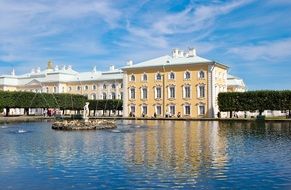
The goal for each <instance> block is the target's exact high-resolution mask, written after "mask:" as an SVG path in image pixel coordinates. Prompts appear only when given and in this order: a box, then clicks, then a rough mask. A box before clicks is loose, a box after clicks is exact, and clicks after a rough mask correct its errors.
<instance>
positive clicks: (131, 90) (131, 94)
mask: <svg viewBox="0 0 291 190" xmlns="http://www.w3.org/2000/svg"><path fill="white" fill-rule="evenodd" d="M130 99H135V89H134V88H131V89H130Z"/></svg>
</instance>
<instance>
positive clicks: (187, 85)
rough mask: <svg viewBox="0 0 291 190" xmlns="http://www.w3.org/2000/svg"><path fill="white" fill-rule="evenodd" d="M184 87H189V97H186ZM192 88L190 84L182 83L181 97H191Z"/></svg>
mask: <svg viewBox="0 0 291 190" xmlns="http://www.w3.org/2000/svg"><path fill="white" fill-rule="evenodd" d="M186 87H189V90H190V92H189V95H190V96H189V97H186ZM191 92H192V89H191V85H190V84H184V85H183V98H191V97H192V93H191Z"/></svg>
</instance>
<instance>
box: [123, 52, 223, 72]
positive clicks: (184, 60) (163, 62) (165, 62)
mask: <svg viewBox="0 0 291 190" xmlns="http://www.w3.org/2000/svg"><path fill="white" fill-rule="evenodd" d="M199 63H216V64H219V65H221V66H223V67H227V66H226V65H223V64H220V63H217V62H215V61H212V60H209V59H205V58H203V57H200V56H197V55H195V56H188V57H172V56H169V55H164V56H161V57H158V58H154V59H150V60H148V61H144V62H140V63H137V64H133V65H131V66H130V65H128V66H125V67H122V68H121V69H122V70H126V69H135V68H144V67H159V66H172V65H185V64H199Z"/></svg>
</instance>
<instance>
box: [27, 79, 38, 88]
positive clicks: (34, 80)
mask: <svg viewBox="0 0 291 190" xmlns="http://www.w3.org/2000/svg"><path fill="white" fill-rule="evenodd" d="M25 86H41V82H40V81H39V80H36V79H33V80H31V81H30V82H28V83H26V84H25Z"/></svg>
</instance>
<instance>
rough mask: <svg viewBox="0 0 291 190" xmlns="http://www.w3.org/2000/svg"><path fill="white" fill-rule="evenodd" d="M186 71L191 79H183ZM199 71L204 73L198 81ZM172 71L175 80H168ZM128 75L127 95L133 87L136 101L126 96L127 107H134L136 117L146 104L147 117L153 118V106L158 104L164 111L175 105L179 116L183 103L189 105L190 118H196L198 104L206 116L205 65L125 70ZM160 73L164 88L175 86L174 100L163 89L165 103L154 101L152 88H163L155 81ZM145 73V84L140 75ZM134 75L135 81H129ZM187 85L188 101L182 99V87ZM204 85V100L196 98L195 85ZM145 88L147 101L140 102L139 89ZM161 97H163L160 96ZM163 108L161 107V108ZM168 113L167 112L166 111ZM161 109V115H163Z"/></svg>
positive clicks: (206, 80)
mask: <svg viewBox="0 0 291 190" xmlns="http://www.w3.org/2000/svg"><path fill="white" fill-rule="evenodd" d="M186 70H188V71H189V72H190V73H191V79H190V80H186V79H184V73H185V71H186ZM200 70H203V71H204V72H205V78H204V79H199V78H198V72H199V71H200ZM171 71H173V72H175V80H170V79H168V74H169V73H170V72H171ZM126 72H127V75H128V90H127V93H129V89H130V87H135V89H136V99H135V100H131V99H130V97H129V94H128V106H129V105H130V104H135V105H136V113H135V114H136V116H141V115H142V112H141V105H142V104H147V105H148V116H153V115H154V112H155V106H154V104H156V103H160V104H161V105H163V104H165V109H166V110H167V109H168V106H167V105H168V104H170V103H173V104H175V105H176V114H177V113H178V112H180V113H181V115H183V114H184V107H183V104H184V103H189V104H190V105H191V115H189V116H190V117H198V103H203V104H205V110H206V114H205V115H207V114H208V113H207V108H208V99H207V96H208V65H207V64H195V65H187V66H185V65H184V66H171V67H169V66H168V67H165V68H163V67H155V68H141V69H134V70H127V71H126ZM158 72H160V73H161V74H162V75H165V76H166V78H165V86H166V87H167V86H169V85H175V86H176V89H175V91H176V98H175V99H172V100H171V99H168V90H167V88H166V89H165V91H166V94H165V97H166V99H165V101H163V100H162V99H161V100H155V93H154V87H155V86H156V85H161V86H163V83H162V81H156V80H155V75H156V73H158ZM144 73H146V74H147V76H148V80H147V81H146V82H144V81H141V77H142V75H143V74H144ZM132 74H134V75H135V81H134V82H132V81H130V76H131V75H132ZM185 84H189V85H190V86H191V98H190V99H184V98H183V85H185ZM199 84H204V85H205V98H197V85H199ZM142 86H147V87H148V99H147V100H141V87H142ZM162 97H163V96H162ZM162 107H163V106H162ZM168 111H169V110H168ZM163 113H164V112H163V109H162V114H163Z"/></svg>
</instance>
